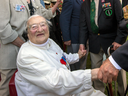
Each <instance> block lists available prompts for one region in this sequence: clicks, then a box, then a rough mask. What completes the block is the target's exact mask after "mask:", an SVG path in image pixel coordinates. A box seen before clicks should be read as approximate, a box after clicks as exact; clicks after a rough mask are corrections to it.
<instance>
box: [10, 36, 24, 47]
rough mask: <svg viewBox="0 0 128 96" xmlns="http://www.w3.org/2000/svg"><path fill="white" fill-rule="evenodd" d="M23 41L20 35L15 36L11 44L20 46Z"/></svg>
mask: <svg viewBox="0 0 128 96" xmlns="http://www.w3.org/2000/svg"><path fill="white" fill-rule="evenodd" d="M23 43H24V41H23V40H22V39H21V38H20V37H17V38H16V39H15V40H14V41H13V42H12V44H14V45H16V46H18V47H21V45H22V44H23Z"/></svg>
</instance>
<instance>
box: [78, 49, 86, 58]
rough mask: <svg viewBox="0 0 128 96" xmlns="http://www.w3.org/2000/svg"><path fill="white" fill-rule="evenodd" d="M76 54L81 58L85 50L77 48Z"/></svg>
mask: <svg viewBox="0 0 128 96" xmlns="http://www.w3.org/2000/svg"><path fill="white" fill-rule="evenodd" d="M78 54H79V58H82V57H83V56H85V54H86V50H80V49H79V51H78Z"/></svg>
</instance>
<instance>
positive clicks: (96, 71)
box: [91, 68, 99, 81]
mask: <svg viewBox="0 0 128 96" xmlns="http://www.w3.org/2000/svg"><path fill="white" fill-rule="evenodd" d="M98 71H99V68H96V69H92V70H91V75H92V77H91V78H92V81H94V80H96V79H98V77H97V74H98Z"/></svg>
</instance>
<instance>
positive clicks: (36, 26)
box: [29, 22, 46, 31]
mask: <svg viewBox="0 0 128 96" xmlns="http://www.w3.org/2000/svg"><path fill="white" fill-rule="evenodd" d="M39 25H40V27H41V28H43V27H45V26H46V23H45V22H41V23H36V24H32V25H30V26H29V29H30V30H32V31H35V30H37V29H38V28H39Z"/></svg>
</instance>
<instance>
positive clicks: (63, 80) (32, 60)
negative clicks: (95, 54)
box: [15, 15, 105, 96]
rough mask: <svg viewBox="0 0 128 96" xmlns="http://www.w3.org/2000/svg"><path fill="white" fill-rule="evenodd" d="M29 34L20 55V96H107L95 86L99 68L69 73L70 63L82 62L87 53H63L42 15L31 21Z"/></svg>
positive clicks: (31, 18)
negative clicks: (80, 59)
mask: <svg viewBox="0 0 128 96" xmlns="http://www.w3.org/2000/svg"><path fill="white" fill-rule="evenodd" d="M27 32H28V38H29V40H28V41H27V42H26V43H24V44H23V45H22V46H21V48H20V51H19V53H18V56H17V68H18V72H17V73H16V77H15V85H16V90H17V94H18V96H73V94H75V95H76V96H96V95H97V96H105V95H104V94H103V93H102V92H100V91H98V90H94V89H93V87H92V81H93V80H95V79H97V73H98V70H99V69H93V70H90V69H88V70H77V71H72V72H71V71H70V67H69V64H72V63H75V62H77V61H79V58H81V57H82V56H84V55H85V54H86V51H80V50H79V52H78V53H76V54H66V53H64V52H63V50H61V48H60V47H59V46H58V45H57V44H56V43H55V42H54V41H53V40H52V39H50V38H49V28H48V22H47V21H46V19H45V18H44V17H41V16H39V15H33V16H31V17H30V18H29V19H28V21H27ZM81 92H82V93H81Z"/></svg>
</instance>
